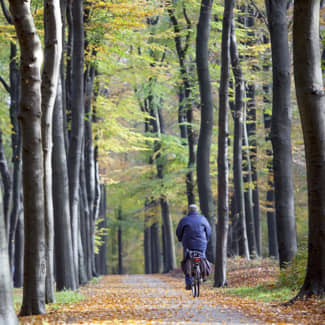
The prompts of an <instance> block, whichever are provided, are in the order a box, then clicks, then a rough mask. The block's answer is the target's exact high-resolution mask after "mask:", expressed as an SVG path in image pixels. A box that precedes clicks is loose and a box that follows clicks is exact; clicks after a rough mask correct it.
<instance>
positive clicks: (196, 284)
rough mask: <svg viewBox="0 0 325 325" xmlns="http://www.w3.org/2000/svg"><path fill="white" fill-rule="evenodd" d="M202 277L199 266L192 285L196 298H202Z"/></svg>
mask: <svg viewBox="0 0 325 325" xmlns="http://www.w3.org/2000/svg"><path fill="white" fill-rule="evenodd" d="M200 276H201V273H200V267H199V266H197V267H196V270H195V274H194V277H193V283H192V295H193V297H194V298H195V297H199V296H200Z"/></svg>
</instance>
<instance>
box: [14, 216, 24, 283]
mask: <svg viewBox="0 0 325 325" xmlns="http://www.w3.org/2000/svg"><path fill="white" fill-rule="evenodd" d="M14 252H15V255H14V262H13V263H14V274H13V281H14V287H15V288H21V287H22V286H23V284H24V215H23V212H22V211H20V213H19V218H18V223H17V227H16V234H15V249H14Z"/></svg>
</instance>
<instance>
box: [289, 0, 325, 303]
mask: <svg viewBox="0 0 325 325" xmlns="http://www.w3.org/2000/svg"><path fill="white" fill-rule="evenodd" d="M319 44H320V42H319V1H316V0H311V1H303V0H296V1H295V3H294V24H293V54H294V75H295V83H296V94H297V101H298V106H299V111H300V116H301V122H302V129H303V134H304V142H305V152H306V165H307V184H308V212H309V218H308V224H309V236H308V264H307V273H306V278H305V282H304V284H303V286H302V288H301V289H300V292H299V294H298V297H310V296H312V295H316V296H319V297H324V295H325V240H324V234H325V222H324V221H325V201H324V197H325V164H324V161H325V97H324V87H323V79H322V71H321V58H320V48H319Z"/></svg>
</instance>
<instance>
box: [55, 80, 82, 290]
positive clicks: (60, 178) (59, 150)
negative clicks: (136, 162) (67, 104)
mask: <svg viewBox="0 0 325 325" xmlns="http://www.w3.org/2000/svg"><path fill="white" fill-rule="evenodd" d="M61 79H62V76H61V78H60V79H59V83H58V91H57V97H56V102H55V107H54V115H53V144H54V145H53V156H52V157H53V207H54V228H55V237H54V239H55V241H54V244H55V267H56V272H55V273H56V289H57V290H58V291H62V290H65V289H67V290H69V289H70V290H75V289H76V288H77V279H76V272H75V267H74V258H73V250H72V235H71V217H70V205H69V181H68V169H67V159H66V150H65V141H64V130H63V125H64V123H63V119H64V117H63V107H62V99H63V97H62V83H61Z"/></svg>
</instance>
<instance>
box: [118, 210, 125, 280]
mask: <svg viewBox="0 0 325 325" xmlns="http://www.w3.org/2000/svg"><path fill="white" fill-rule="evenodd" d="M118 220H119V226H118V233H117V241H118V274H123V273H124V268H123V241H122V220H123V218H122V208H121V207H119V210H118Z"/></svg>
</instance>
